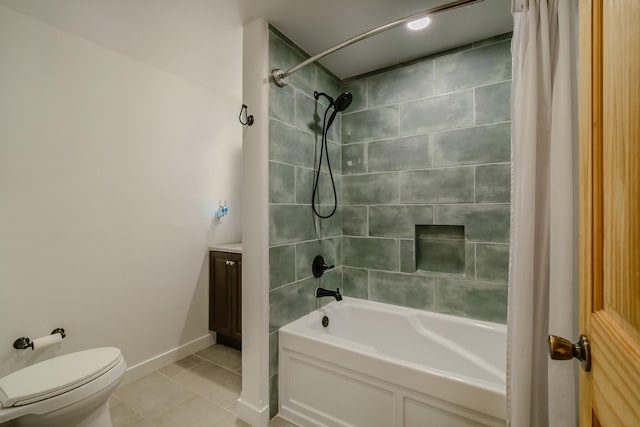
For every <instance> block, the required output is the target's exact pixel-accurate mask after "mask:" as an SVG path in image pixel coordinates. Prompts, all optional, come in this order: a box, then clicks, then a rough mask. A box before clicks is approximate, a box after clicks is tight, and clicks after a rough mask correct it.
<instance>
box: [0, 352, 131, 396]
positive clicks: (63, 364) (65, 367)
mask: <svg viewBox="0 0 640 427" xmlns="http://www.w3.org/2000/svg"><path fill="white" fill-rule="evenodd" d="M120 359H121V355H120V350H119V349H117V348H114V347H101V348H93V349H91V350H84V351H79V352H76V353H70V354H65V355H63V356H59V357H54V358H53V359H49V360H45V361H44V362H40V363H36V364H34V365H31V366H28V367H26V368H24V369H21V370H19V371H16V372H14V373H12V374H9V375H7V376H6V377H4V378H0V403H1V404H2V406H3V407H5V408H8V407H10V406H20V405H27V404H29V403H34V402H38V401H40V400H44V399H48V398H50V397H53V396H57V395H59V394H62V393H65V392H67V391H69V390H72V389H74V388H77V387H80V386H81V385H83V384H86V383H88V382H90V381H91V380H93V379H95V378H97V377H99V376H101V375H103V374H105V373H106V372H108V371H109V370H110V369H111V368H113V367H114V366H115V365H116V364H117V363H118V362H119V361H120Z"/></svg>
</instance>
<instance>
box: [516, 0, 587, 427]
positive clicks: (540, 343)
mask: <svg viewBox="0 0 640 427" xmlns="http://www.w3.org/2000/svg"><path fill="white" fill-rule="evenodd" d="M576 11H577V6H576V4H575V3H574V2H573V1H571V0H513V16H514V35H513V39H512V54H513V83H512V84H513V86H512V94H511V120H512V136H511V138H512V150H513V151H512V175H511V177H512V179H511V181H512V182H511V184H512V186H511V196H512V197H511V248H510V249H511V252H510V254H511V255H510V263H509V313H508V360H507V402H508V403H507V404H508V414H509V422H510V425H511V426H512V427H547V426H551V427H574V426H576V425H577V415H576V413H577V408H576V380H575V377H576V372H575V364H574V363H570V362H558V361H551V360H549V356H548V349H547V335H548V334H549V333H551V334H555V335H560V336H563V337H566V338H568V339H572V340H575V338H576V322H577V308H576V304H577V302H576V300H577V295H576V286H577V285H576V283H577V277H576V275H577V257H576V251H577V247H576V246H577V245H576V241H577V232H576V230H577V219H576V211H575V206H576V205H577V203H576V200H577V199H576V188H577V187H576V185H575V183H576V173H575V172H576V171H575V164H574V163H575V162H576V161H577V159H576V143H577V142H576V140H577V123H576V121H577V119H576V117H577V114H576V102H575V100H576V87H577V77H576V67H575V60H576V57H575V51H576V42H577V40H576V37H575V33H574V30H575V24H576V21H575V16H576Z"/></svg>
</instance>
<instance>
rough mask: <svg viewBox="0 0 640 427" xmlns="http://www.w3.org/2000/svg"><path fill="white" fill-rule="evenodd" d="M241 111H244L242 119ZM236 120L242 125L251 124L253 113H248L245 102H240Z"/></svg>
mask: <svg viewBox="0 0 640 427" xmlns="http://www.w3.org/2000/svg"><path fill="white" fill-rule="evenodd" d="M243 112H244V121H243V120H242V113H243ZM238 120H239V121H240V124H242V125H243V126H247V125H248V126H251V125H252V124H253V115H249V112H248V110H247V105H246V104H242V108H241V109H240V115H239V116H238Z"/></svg>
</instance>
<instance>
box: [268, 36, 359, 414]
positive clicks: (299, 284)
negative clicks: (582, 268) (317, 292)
mask: <svg viewBox="0 0 640 427" xmlns="http://www.w3.org/2000/svg"><path fill="white" fill-rule="evenodd" d="M306 57H307V55H306V54H305V53H304V52H303V51H302V50H301V49H299V48H298V47H297V46H295V44H293V43H292V42H291V41H290V40H288V39H287V38H286V37H285V36H284V35H282V34H281V33H279V32H278V31H277V30H276V29H274V28H271V30H270V32H269V65H270V69H273V68H283V69H288V68H290V67H292V66H294V65H296V64H298V63H299V62H301V61H302V60H304V59H305V58H306ZM316 90H317V91H319V92H327V93H328V94H330V95H331V96H334V97H335V96H337V95H338V94H339V92H340V81H339V80H338V79H337V78H336V77H335V76H333V75H332V74H330V73H329V72H327V71H326V70H324V69H323V68H322V67H320V66H317V65H315V64H311V65H307V66H306V67H304V68H302V69H301V70H300V71H298V72H296V73H295V74H294V75H292V76H291V77H290V83H289V85H288V86H287V87H284V88H280V87H277V86H276V85H275V83H273V82H272V83H271V85H270V87H269V245H270V247H269V393H270V399H269V400H270V411H271V415H272V416H274V415H275V413H276V412H277V410H278V329H279V328H280V327H281V326H283V325H285V324H287V323H289V322H291V321H293V320H295V319H297V318H299V317H301V316H304V315H305V314H307V313H309V312H311V311H313V310H315V309H316V304H317V301H316V298H315V296H314V294H313V291H314V289H315V288H316V287H317V286H322V287H328V288H333V289H335V288H337V287H340V288H342V276H343V274H342V268H341V264H342V207H339V208H338V211H337V212H336V214H335V215H334V216H333V217H331V218H330V219H325V220H318V219H317V218H314V216H313V214H312V212H311V193H312V187H313V179H314V165H315V162H316V157H317V156H319V149H320V140H321V131H322V118H323V114H324V110H325V108H326V106H327V103H326V101H324V100H323V99H321V100H320V101H318V102H316V100H315V99H314V98H313V92H314V91H316ZM340 124H341V120H340V118H339V117H338V118H337V119H336V120H335V122H334V124H333V126H332V128H331V132H329V134H328V135H329V158H330V162H331V166H332V168H333V172H334V180H335V186H336V189H337V192H338V203H339V204H341V203H342V176H341V175H342V174H341V171H342V167H343V164H342V145H341V139H342V132H341V131H340ZM347 168H348V167H347ZM354 170H358V169H357V168H355V169H354ZM361 171H364V169H361ZM319 183H320V185H319V203H320V206H319V209H320V211H321V212H322V213H327V212H329V211H330V210H331V208H332V205H333V189H332V184H331V179H330V176H329V174H328V173H326V160H325V159H323V173H321V175H320V181H319ZM316 255H322V256H324V258H325V260H326V261H327V262H328V263H330V264H335V265H336V268H335V269H334V270H332V271H330V272H327V273H325V275H324V276H323V277H322V278H321V279H320V280H318V279H315V278H314V277H313V275H312V272H311V262H312V260H313V258H314V257H315V256H316ZM358 283H362V284H364V286H365V287H366V280H365V281H362V280H359V281H358ZM354 286H360V285H359V284H355V285H352V286H351V287H352V288H353V287H354ZM365 296H366V295H365ZM326 302H329V301H328V300H327V301H326Z"/></svg>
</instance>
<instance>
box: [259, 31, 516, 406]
mask: <svg viewBox="0 0 640 427" xmlns="http://www.w3.org/2000/svg"><path fill="white" fill-rule="evenodd" d="M510 43H511V40H510V34H505V35H502V36H498V37H494V38H491V39H487V40H483V41H480V42H477V43H473V44H471V45H468V46H463V47H460V48H457V49H455V50H453V51H449V52H445V53H443V54H439V55H436V56H432V57H427V58H423V59H420V60H416V61H413V62H411V63H408V64H402V65H398V66H395V67H391V68H387V69H384V70H380V71H377V72H373V73H369V74H367V75H364V76H359V77H356V78H352V79H349V80H346V81H343V82H339V81H338V79H337V78H335V76H332V75H331V74H330V73H328V72H327V71H326V70H324V69H323V68H322V67H321V66H318V65H316V64H312V65H308V66H307V67H304V68H303V69H301V70H300V71H298V72H297V73H295V74H293V75H292V76H291V77H290V79H291V81H290V84H289V86H287V87H285V88H279V87H277V86H276V85H275V84H274V83H272V84H271V87H270V93H269V96H270V101H269V115H270V117H269V202H270V204H269V216H270V227H269V240H270V251H269V257H270V293H269V305H270V340H269V343H270V376H271V377H270V390H271V392H270V395H271V410H272V413H273V414H275V412H276V411H277V362H278V360H277V331H278V329H279V328H280V326H282V325H284V324H286V323H288V322H290V321H292V320H294V319H296V318H299V317H301V316H303V315H305V314H307V313H308V312H310V311H312V310H314V309H315V308H316V304H317V301H316V298H315V297H314V296H313V290H314V288H315V287H316V286H321V287H325V288H329V289H335V288H336V287H340V288H341V291H342V293H343V294H344V295H347V296H353V297H358V298H365V299H372V300H376V301H381V302H387V303H392V304H397V305H404V306H409V307H414V308H420V309H425V310H431V311H437V312H443V313H451V314H455V315H460V316H465V317H472V318H477V319H485V320H491V321H496V322H505V321H506V310H507V276H508V258H509V248H508V240H509V197H510V157H511V153H510V122H509V120H510V116H509V111H510V107H509V105H510V87H511V81H510V79H511V54H510ZM305 57H306V54H305V53H304V52H303V51H301V50H300V49H299V48H297V47H296V46H295V45H294V44H293V43H292V42H290V41H289V40H287V39H286V38H285V37H284V36H282V35H281V34H280V33H278V32H277V30H275V29H273V28H272V29H271V32H270V39H269V58H270V60H269V62H270V68H271V69H273V68H282V69H288V68H289V67H291V66H294V65H296V64H297V63H298V62H300V61H301V60H303V59H304V58H305ZM314 90H318V91H324V92H327V93H328V94H330V95H331V96H333V97H336V96H337V95H338V94H339V93H340V92H341V91H343V90H348V91H349V92H351V93H352V94H353V102H352V104H351V106H350V107H349V108H348V109H347V110H346V111H345V112H344V113H342V114H341V118H340V117H339V118H338V119H336V121H335V123H334V125H333V131H332V132H331V133H330V136H329V140H330V143H329V153H330V157H331V163H332V167H333V170H334V174H335V178H336V188H337V190H338V204H339V207H338V211H337V213H336V215H334V216H333V217H332V218H330V219H323V220H317V219H314V217H313V214H312V212H311V192H312V182H313V167H314V164H315V162H316V161H317V159H316V156H318V155H319V144H320V133H321V131H320V129H321V127H322V114H323V113H324V109H325V107H326V102H323V101H320V102H316V101H315V100H314V99H313V91H314ZM339 116H340V115H339ZM314 153H315V154H314ZM325 167H326V163H325V162H324V161H323V170H326V169H324V168H325ZM330 186H331V184H330V181H329V179H328V175H323V176H322V177H321V194H320V202H321V204H322V206H321V212H328V210H330V206H329V204H330V203H331V202H332V200H333V198H332V193H331V190H330ZM448 226H453V227H448ZM416 242H417V244H416ZM445 253H446V254H447V255H446V256H444V255H443V254H445ZM318 254H321V255H323V256H324V257H325V259H326V260H327V262H328V263H329V264H335V265H336V268H335V269H333V270H330V271H328V272H327V273H325V275H324V276H323V277H322V278H321V279H320V280H317V279H315V278H313V276H312V273H311V261H312V260H313V257H314V256H315V255H318ZM416 255H417V256H416ZM324 300H325V301H322V302H323V303H325V302H329V299H327V298H325V299H324Z"/></svg>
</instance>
